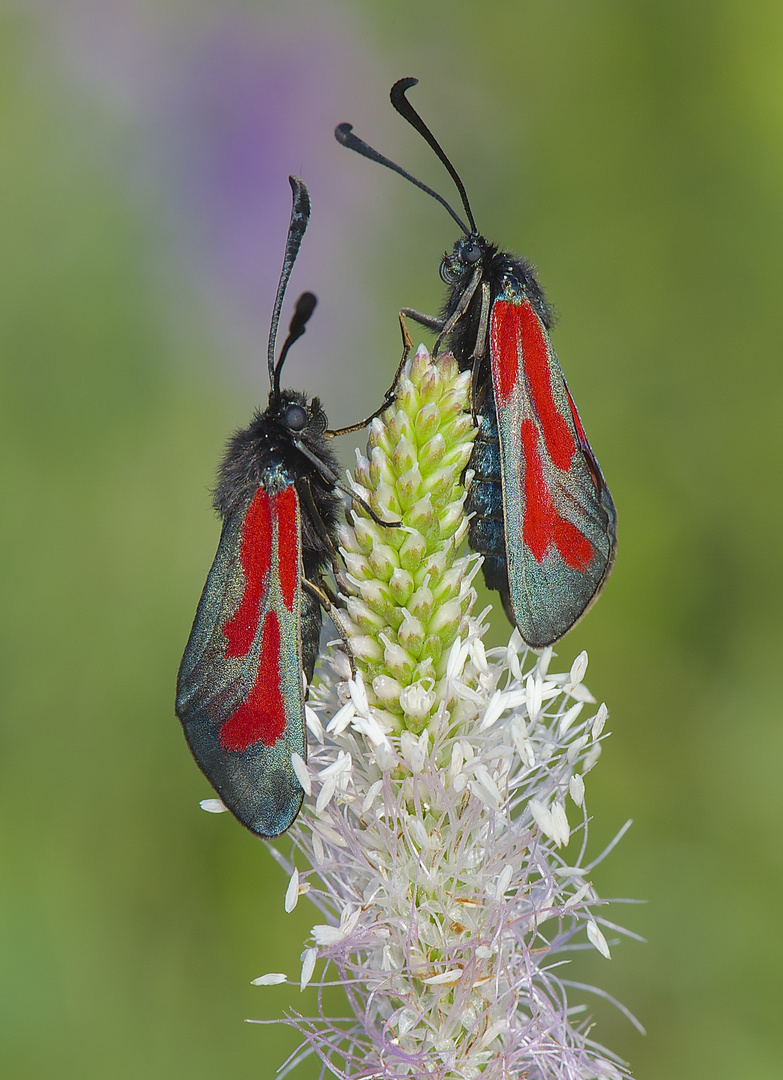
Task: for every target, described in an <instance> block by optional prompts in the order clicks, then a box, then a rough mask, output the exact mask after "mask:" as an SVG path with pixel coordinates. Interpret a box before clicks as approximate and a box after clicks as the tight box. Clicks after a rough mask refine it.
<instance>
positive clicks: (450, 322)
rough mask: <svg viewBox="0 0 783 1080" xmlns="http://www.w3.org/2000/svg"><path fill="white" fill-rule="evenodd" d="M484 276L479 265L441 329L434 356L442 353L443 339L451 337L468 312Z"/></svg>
mask: <svg viewBox="0 0 783 1080" xmlns="http://www.w3.org/2000/svg"><path fill="white" fill-rule="evenodd" d="M482 275H483V270H482V269H481V266H480V265H479V266H477V267H476V269H475V270H474V271H473V277H472V278H471V279H470V281H469V282H468V284H467V285H466V286H465V290H464V292H463V293H462V295H461V296H460V298H459V303H458V304H457V306H456V307H455V308H454V311H453V312H452V314H451V315H450V316H449V318H448V319H447V321H446V323H445V324H444V326H443V328H442V329H441V332H440V333H439V334H438V337H437V340H436V342H435V347H434V349H433V350H432V351H433V355H434V356H437V355H438V353H439V352H440V347H441V344H442V342H443V339H444V338H445V337H448V336H449V334H450V333H451V331H452V330H453V329H454V327H455V326H456V325H457V323H458V322H459V321H460V319H461V318H462V316H463V315H464V314H465V312H466V311H467V310H468V307H469V305H470V301H471V300H472V299H473V294H474V293H475V291H476V289H477V288H478V287H479V283H480V281H481V278H482Z"/></svg>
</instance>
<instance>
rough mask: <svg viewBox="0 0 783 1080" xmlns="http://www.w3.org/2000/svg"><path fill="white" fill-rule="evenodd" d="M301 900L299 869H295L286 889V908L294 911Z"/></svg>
mask: <svg viewBox="0 0 783 1080" xmlns="http://www.w3.org/2000/svg"><path fill="white" fill-rule="evenodd" d="M298 900H299V871H298V870H296V869H294V872H293V874H291V880H290V881H289V882H288V888H287V889H286V891H285V910H286V911H293V910H294V908H295V907H296V905H297V901H298Z"/></svg>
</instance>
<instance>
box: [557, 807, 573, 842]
mask: <svg viewBox="0 0 783 1080" xmlns="http://www.w3.org/2000/svg"><path fill="white" fill-rule="evenodd" d="M552 821H553V823H554V826H555V835H554V836H553V837H552V839H553V840H554V841H555V843H556V844H557V846H558V847H562V846H564V845H565V844H567V843H568V841H569V840H570V839H571V830H570V828H569V827H568V815H567V814H566V808H565V804H564V803H561V802H556V803H554V804H553V805H552Z"/></svg>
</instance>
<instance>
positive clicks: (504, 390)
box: [489, 300, 519, 405]
mask: <svg viewBox="0 0 783 1080" xmlns="http://www.w3.org/2000/svg"><path fill="white" fill-rule="evenodd" d="M518 310H519V308H518V307H517V306H516V305H515V304H509V303H508V302H507V301H505V300H496V301H495V303H494V304H493V305H492V322H491V327H490V342H489V351H490V356H491V357H492V367H493V369H494V372H495V376H496V383H495V386H496V389H495V398H496V403H497V404H498V405H505V404H507V402H508V400H509V399H510V397H511V396H512V394H513V393H514V390H515V388H516V385H517V375H518V373H519V327H518V325H517V322H518V320H517V319H516V318H515V317H514V312H516V311H518Z"/></svg>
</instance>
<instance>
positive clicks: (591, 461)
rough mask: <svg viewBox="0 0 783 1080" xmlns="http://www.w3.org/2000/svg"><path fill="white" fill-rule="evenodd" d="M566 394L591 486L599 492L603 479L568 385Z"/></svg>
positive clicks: (602, 485)
mask: <svg viewBox="0 0 783 1080" xmlns="http://www.w3.org/2000/svg"><path fill="white" fill-rule="evenodd" d="M565 390H566V394H567V395H568V404H569V406H570V408H571V416H572V417H573V420H574V427H575V428H576V437H577V439H579V445H580V447H581V448H582V452H583V454H584V455H585V458H586V460H587V467H588V469H589V470H590V476H591V478H592V481H593V487H594V488H595V490H596V491H598V492H600V491H601V490H602V488H603V487H604V479H603V477H602V475H601V470H600V469H599V468H598V462H597V461H596V460H595V455H594V454H593V450H592V447H591V446H590V443H589V442H588V441H587V435H586V433H585V429H584V428H583V427H582V421H581V420H580V419H579V413H578V412H577V411H576V405H574V399H573V398H572V397H571V391H570V390H569V389H568V387H566V388H565Z"/></svg>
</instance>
